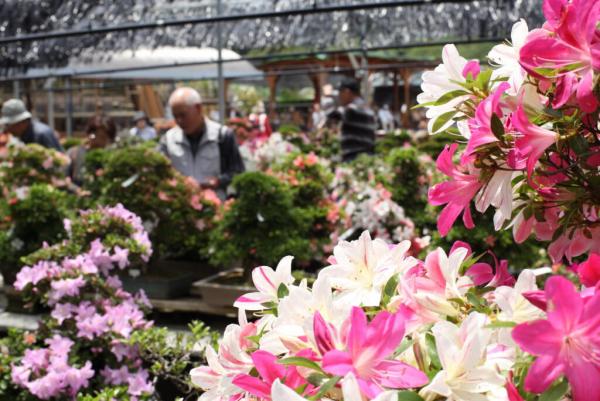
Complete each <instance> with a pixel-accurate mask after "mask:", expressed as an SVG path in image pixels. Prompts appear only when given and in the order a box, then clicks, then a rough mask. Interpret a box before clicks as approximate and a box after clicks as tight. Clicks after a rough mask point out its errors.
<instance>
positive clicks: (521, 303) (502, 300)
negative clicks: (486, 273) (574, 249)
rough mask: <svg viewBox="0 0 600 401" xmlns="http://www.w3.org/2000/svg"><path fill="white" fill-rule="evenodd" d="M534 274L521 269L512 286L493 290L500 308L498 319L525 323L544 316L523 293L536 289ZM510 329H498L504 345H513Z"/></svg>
mask: <svg viewBox="0 0 600 401" xmlns="http://www.w3.org/2000/svg"><path fill="white" fill-rule="evenodd" d="M535 279H536V275H535V272H534V271H532V270H529V269H527V270H523V271H522V272H521V274H519V278H518V279H517V282H516V283H515V286H514V287H508V286H502V287H498V288H496V290H494V302H495V303H496V305H498V307H499V308H500V310H501V312H500V313H499V314H498V320H500V321H504V322H515V323H517V324H518V323H525V322H529V321H532V320H536V319H541V318H543V317H544V312H543V311H542V310H541V309H539V308H538V307H536V306H534V305H533V304H532V303H531V302H529V301H528V300H527V299H525V297H523V293H524V292H527V291H536V290H537V289H538V287H537V284H536V281H535ZM510 332H511V330H510V329H502V330H501V331H500V342H502V343H503V344H506V345H514V341H513V339H512V337H511V335H510Z"/></svg>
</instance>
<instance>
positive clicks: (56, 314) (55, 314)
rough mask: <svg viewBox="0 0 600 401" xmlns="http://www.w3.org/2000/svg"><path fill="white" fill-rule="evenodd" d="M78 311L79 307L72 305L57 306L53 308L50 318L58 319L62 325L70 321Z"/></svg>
mask: <svg viewBox="0 0 600 401" xmlns="http://www.w3.org/2000/svg"><path fill="white" fill-rule="evenodd" d="M76 310H77V307H76V306H75V305H72V304H56V305H54V307H53V308H52V312H51V313H50V316H52V318H54V319H56V322H57V323H58V324H62V323H63V322H64V321H65V320H66V319H70V318H71V317H72V316H73V313H74V312H75V311H76Z"/></svg>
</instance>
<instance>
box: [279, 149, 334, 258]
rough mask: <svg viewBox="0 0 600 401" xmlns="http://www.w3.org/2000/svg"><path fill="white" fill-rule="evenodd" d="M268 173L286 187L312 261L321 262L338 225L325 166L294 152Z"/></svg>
mask: <svg viewBox="0 0 600 401" xmlns="http://www.w3.org/2000/svg"><path fill="white" fill-rule="evenodd" d="M270 173H271V174H273V175H274V176H275V177H277V178H279V179H280V180H281V181H282V182H284V183H285V184H287V186H288V187H289V189H290V191H291V193H292V198H293V203H294V206H295V207H296V208H298V209H299V212H300V213H302V215H303V219H304V221H305V222H307V223H308V224H309V227H310V230H309V233H308V238H309V239H310V246H311V252H312V255H313V256H312V261H315V262H322V261H323V260H324V258H325V255H326V254H328V253H329V251H330V250H331V243H332V241H331V233H333V232H335V231H336V229H337V227H338V225H339V223H340V220H339V208H338V206H337V205H336V203H335V202H334V201H333V199H332V197H331V195H330V193H329V187H330V186H331V183H332V180H333V174H332V173H331V171H330V169H329V163H328V162H327V161H326V160H323V159H321V158H319V157H318V156H317V155H315V154H314V153H308V154H302V153H297V152H296V153H292V154H290V155H288V156H287V157H286V158H285V159H284V160H283V161H282V162H281V163H278V164H275V165H274V166H273V167H272V169H271V170H270Z"/></svg>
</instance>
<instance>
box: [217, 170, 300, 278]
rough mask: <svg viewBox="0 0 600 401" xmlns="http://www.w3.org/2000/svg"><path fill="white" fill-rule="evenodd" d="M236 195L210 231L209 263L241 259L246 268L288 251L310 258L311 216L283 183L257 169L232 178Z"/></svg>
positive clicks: (227, 262)
mask: <svg viewBox="0 0 600 401" xmlns="http://www.w3.org/2000/svg"><path fill="white" fill-rule="evenodd" d="M232 185H233V187H234V188H235V190H236V192H237V193H238V194H239V196H238V198H237V199H236V200H235V201H233V203H230V204H228V205H226V208H225V211H224V213H223V218H222V219H221V220H220V221H219V222H218V223H217V226H216V228H215V229H214V230H213V231H212V232H211V249H210V252H211V254H210V256H211V259H210V260H211V263H213V264H215V265H217V266H230V265H231V264H232V263H234V262H241V263H242V267H244V268H246V269H250V268H252V267H253V266H256V264H257V263H261V261H270V263H274V262H276V261H278V260H279V259H281V258H282V257H283V256H285V255H286V254H289V253H293V254H295V255H298V259H299V260H301V261H304V262H307V261H309V260H310V247H309V237H308V235H307V233H308V231H309V229H310V224H311V222H312V220H311V219H307V218H305V217H306V216H305V215H304V214H303V213H302V210H301V209H300V208H297V207H295V206H294V203H293V202H294V198H293V195H292V192H291V190H290V189H289V187H288V186H287V185H285V184H284V183H282V182H280V181H279V180H277V179H276V178H274V177H271V176H268V175H266V174H263V173H259V172H252V173H243V174H240V175H238V176H236V177H235V178H234V180H233V184H232Z"/></svg>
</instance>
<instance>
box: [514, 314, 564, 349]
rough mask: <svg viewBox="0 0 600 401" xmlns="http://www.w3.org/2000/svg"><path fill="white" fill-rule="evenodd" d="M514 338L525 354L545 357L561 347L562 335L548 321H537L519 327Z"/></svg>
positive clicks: (515, 330) (515, 329) (516, 328)
mask: <svg viewBox="0 0 600 401" xmlns="http://www.w3.org/2000/svg"><path fill="white" fill-rule="evenodd" d="M512 337H513V339H514V340H515V342H516V343H517V344H519V346H520V347H521V349H523V351H525V352H529V353H530V354H533V355H545V354H547V353H548V352H552V351H551V350H552V349H556V348H558V347H560V344H561V341H560V333H559V332H557V331H556V329H555V328H554V327H553V326H552V324H550V322H549V321H547V320H535V321H533V322H527V323H523V324H520V325H518V326H517V327H515V328H514V330H513V331H512Z"/></svg>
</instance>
